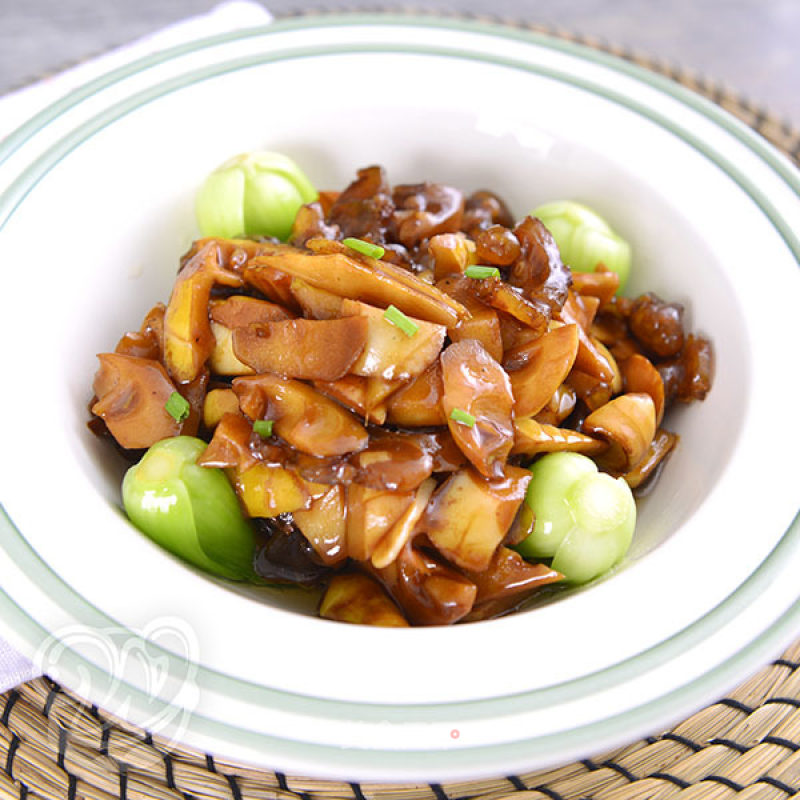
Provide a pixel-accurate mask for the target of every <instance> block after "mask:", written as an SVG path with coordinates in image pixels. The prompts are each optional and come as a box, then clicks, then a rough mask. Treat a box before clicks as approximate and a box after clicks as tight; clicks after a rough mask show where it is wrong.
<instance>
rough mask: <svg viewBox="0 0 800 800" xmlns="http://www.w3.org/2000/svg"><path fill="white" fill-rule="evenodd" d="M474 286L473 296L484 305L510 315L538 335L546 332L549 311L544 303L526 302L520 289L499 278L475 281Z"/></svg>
mask: <svg viewBox="0 0 800 800" xmlns="http://www.w3.org/2000/svg"><path fill="white" fill-rule="evenodd" d="M475 284H476V286H475V294H476V295H477V297H478V298H479V299H480V300H482V301H483V302H484V303H486V305H489V306H491V307H492V308H494V309H496V310H497V311H503V312H504V313H506V314H510V315H511V316H512V317H514V319H516V320H517V321H518V322H521V323H523V325H526V326H527V327H529V328H532V329H533V330H534V331H535V332H536V333H537V334H539V335H541V334H543V333H545V332H546V331H547V323H548V321H549V319H550V310H549V308H548V307H547V306H546V305H545V304H544V303H537V302H533V301H531V300H528V299H527V298H526V297H525V296H524V295H523V294H522V291H521V290H520V289H516V288H514V287H513V286H511V285H509V284H508V283H506V282H505V281H503V280H501V279H500V278H484V279H482V280H476V281H475Z"/></svg>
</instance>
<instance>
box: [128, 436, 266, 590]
mask: <svg viewBox="0 0 800 800" xmlns="http://www.w3.org/2000/svg"><path fill="white" fill-rule="evenodd" d="M206 447H207V445H206V443H205V442H204V441H202V440H201V439H196V438H194V437H191V436H175V437H172V438H169V439H162V440H161V441H160V442H156V443H155V444H154V445H152V446H151V447H150V448H149V449H148V450H147V452H146V453H145V454H144V456H143V457H142V459H141V461H139V463H138V464H135V465H134V466H132V467H131V468H130V469H129V470H128V471H127V472H126V474H125V477H124V479H123V482H122V501H123V505H124V506H125V511H126V513H127V514H128V518H129V519H130V520H131V522H133V524H134V525H135V526H136V527H137V528H139V530H141V531H142V532H143V533H144V534H146V535H147V536H148V537H150V538H151V539H152V540H153V541H154V542H156V543H157V544H159V545H161V546H162V547H164V548H166V549H167V550H169V551H170V552H172V553H174V554H175V555H177V556H179V557H180V558H183V559H184V560H186V561H188V562H190V563H191V564H194V565H195V566H197V567H200V568H201V569H203V570H206V571H207V572H211V573H213V574H215V575H219V576H221V577H224V578H230V579H232V580H240V581H243V580H246V581H253V580H255V573H254V571H253V557H254V551H255V536H254V533H253V531H252V529H251V527H250V524H249V523H248V522H247V520H246V519H245V518H244V516H243V515H242V512H241V510H240V508H239V502H238V500H237V498H236V494H235V492H234V490H233V487H232V486H231V484H230V482H229V481H228V479H227V477H226V476H225V474H224V473H223V472H222V470H220V469H216V468H211V467H201V466H199V465H198V464H197V459H198V457H199V456H200V454H201V453H202V452H203V451H204V450H205V449H206Z"/></svg>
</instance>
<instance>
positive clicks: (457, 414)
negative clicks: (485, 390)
mask: <svg viewBox="0 0 800 800" xmlns="http://www.w3.org/2000/svg"><path fill="white" fill-rule="evenodd" d="M450 419H452V420H453V421H454V422H458V423H460V424H461V425H466V426H467V427H468V428H474V427H475V417H473V416H472V414H470V413H469V412H467V411H462V410H461V409H460V408H454V409H453V410H452V411H451V412H450Z"/></svg>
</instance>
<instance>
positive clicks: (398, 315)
mask: <svg viewBox="0 0 800 800" xmlns="http://www.w3.org/2000/svg"><path fill="white" fill-rule="evenodd" d="M383 318H384V319H385V320H386V321H387V322H391V323H392V325H396V326H397V327H398V328H400V330H401V331H403V333H404V334H405V335H406V336H408V337H409V338H411V337H412V336H413V335H414V334H415V333H416V332H417V331H418V330H419V325H417V323H416V322H414V321H413V320H410V319H409V318H408V317H407V316H406V315H405V314H404V313H403V312H402V311H401V310H400V309H399V308H396V307H395V306H389V308H387V309H386V311H384V312H383Z"/></svg>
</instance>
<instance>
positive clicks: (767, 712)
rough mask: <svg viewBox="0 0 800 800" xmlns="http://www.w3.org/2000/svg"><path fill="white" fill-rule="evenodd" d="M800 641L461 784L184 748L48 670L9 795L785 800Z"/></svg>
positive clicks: (35, 689)
mask: <svg viewBox="0 0 800 800" xmlns="http://www.w3.org/2000/svg"><path fill="white" fill-rule="evenodd" d="M798 667H800V642H798V643H797V644H795V645H794V646H793V647H791V648H790V649H789V650H787V651H786V652H785V653H784V654H783V656H782V658H780V659H778V660H777V661H775V662H773V663H772V664H770V665H769V666H767V667H764V668H763V669H762V670H761V671H760V672H758V673H757V674H756V675H754V676H753V677H752V678H751V679H750V680H748V681H747V682H745V683H744V684H742V685H741V686H739V687H738V688H737V689H736V690H735V691H734V692H732V693H731V694H730V695H728V696H726V697H723V698H722V699H720V700H719V701H718V702H716V703H714V704H713V705H711V706H708V707H707V708H704V709H703V710H702V711H699V712H698V713H696V714H695V715H694V716H692V717H690V718H689V719H687V720H685V721H684V722H682V723H681V724H680V725H678V726H676V727H675V728H673V729H672V730H670V731H667V732H665V733H662V734H660V735H657V736H651V737H649V738H648V739H645V740H641V741H638V742H634V743H633V744H630V745H628V746H626V747H624V748H621V749H618V750H614V751H611V752H607V753H602V754H599V755H594V756H593V757H592V758H591V759H586V760H583V761H580V762H576V763H573V764H569V765H567V766H563V767H559V768H557V769H551V770H545V771H539V772H531V773H527V774H523V775H512V776H506V777H500V778H497V779H494V780H483V781H473V782H465V783H450V784H442V785H438V784H413V785H412V784H392V785H388V784H366V783H362V784H350V783H339V782H331V781H320V780H313V779H310V778H303V777H299V776H287V775H284V774H282V773H278V772H266V771H263V770H254V769H252V768H250V767H247V766H246V765H244V764H237V763H235V762H230V761H222V760H215V759H214V758H213V757H211V756H208V755H205V754H203V753H198V752H195V751H192V750H189V749H186V748H182V747H176V746H175V745H173V744H168V743H167V742H165V741H162V740H161V739H160V738H159V737H157V736H152V735H150V734H149V733H148V732H146V731H143V730H139V729H136V728H132V727H131V726H129V725H127V724H125V723H124V722H122V721H120V720H115V719H112V718H111V717H109V716H108V715H107V714H105V713H104V712H102V711H99V710H98V709H97V708H93V707H89V706H88V705H86V704H85V703H83V702H82V701H81V700H80V699H79V698H77V697H75V696H73V695H71V694H69V693H68V692H65V691H64V690H63V689H61V688H60V687H59V686H57V685H56V684H54V683H52V682H51V681H49V680H48V679H47V678H40V679H38V680H35V681H31V682H30V683H27V684H25V685H23V686H21V687H19V688H18V689H17V690H12V691H11V692H8V693H7V694H5V695H4V696H3V697H2V699H0V797H3V798H5V797H9V798H19V800H25V798H29V799H30V800H34V798H47V800H50V798H52V799H53V800H56V799H58V800H61V799H62V798H67V799H68V800H72V798H76V799H77V798H87V800H108V798H121V799H122V800H134V799H135V798H153V799H154V800H190V798H196V799H197V800H265V799H269V800H271V799H272V798H275V799H278V798H282V799H284V800H336V799H338V798H343V799H344V800H460V799H461V798H476V800H501V799H502V798H509V799H510V800H583V799H584V798H592V799H593V800H696V799H697V798H703V800H727V798H733V797H736V798H737V800H786V798H789V797H798V796H800V752H798V751H800V670H799V669H798Z"/></svg>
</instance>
